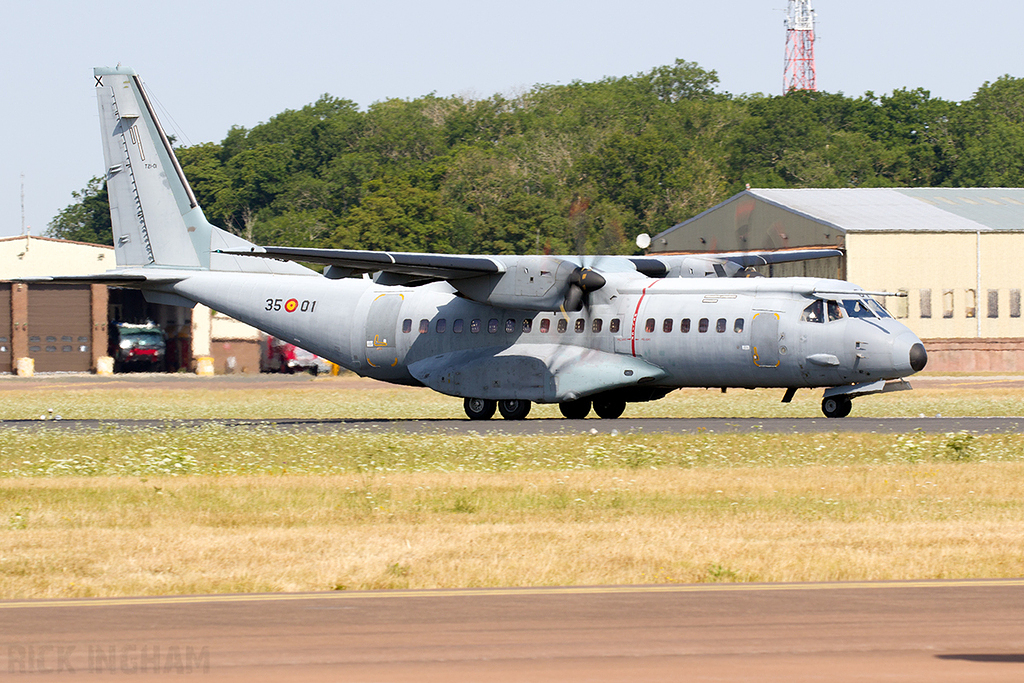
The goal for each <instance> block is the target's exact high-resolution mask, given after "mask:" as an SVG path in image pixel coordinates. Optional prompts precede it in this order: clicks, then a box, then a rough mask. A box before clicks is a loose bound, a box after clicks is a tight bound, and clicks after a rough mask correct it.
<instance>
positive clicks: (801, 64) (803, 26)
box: [782, 0, 818, 94]
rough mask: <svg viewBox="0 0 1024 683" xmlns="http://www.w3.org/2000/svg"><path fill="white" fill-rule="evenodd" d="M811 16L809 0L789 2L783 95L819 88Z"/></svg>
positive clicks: (812, 18) (790, 0)
mask: <svg viewBox="0 0 1024 683" xmlns="http://www.w3.org/2000/svg"><path fill="white" fill-rule="evenodd" d="M814 14H815V13H814V10H813V9H812V8H811V0H789V16H788V17H786V73H785V75H784V76H783V83H782V86H783V93H784V94H785V93H787V92H789V91H790V90H811V91H816V90H817V89H818V85H817V82H816V77H815V69H814Z"/></svg>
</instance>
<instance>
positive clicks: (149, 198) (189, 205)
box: [93, 66, 313, 274]
mask: <svg viewBox="0 0 1024 683" xmlns="http://www.w3.org/2000/svg"><path fill="white" fill-rule="evenodd" d="M93 73H94V76H95V80H96V96H97V98H98V100H99V109H100V127H101V132H102V136H103V157H104V159H105V160H106V164H107V172H106V178H107V194H108V196H109V198H110V219H111V222H112V224H113V231H114V254H115V257H116V259H117V265H118V266H120V267H124V266H163V267H171V268H179V269H180V268H185V269H196V270H226V271H236V272H238V271H250V272H252V271H255V272H264V273H266V272H275V273H294V274H299V273H303V274H312V272H313V271H310V270H308V269H306V268H302V267H301V266H297V265H296V264H293V263H279V262H268V261H265V260H264V259H243V258H240V257H236V256H230V255H227V254H220V253H217V250H220V249H246V248H248V247H252V246H254V245H252V244H251V243H249V242H247V241H245V240H243V239H242V238H240V237H237V236H235V235H232V234H231V233H229V232H225V231H224V230H221V229H219V228H216V227H214V226H213V225H211V224H210V223H209V222H208V221H207V220H206V216H205V214H203V210H202V208H200V206H199V202H198V201H196V196H195V194H194V193H193V192H192V188H191V187H190V186H189V184H188V180H187V179H186V178H185V173H184V172H183V171H182V169H181V164H179V163H178V159H177V158H176V157H175V156H174V150H173V149H172V148H171V143H170V141H169V140H168V139H167V136H166V135H165V134H164V131H163V128H162V127H161V126H160V121H159V120H158V119H157V117H156V112H155V111H154V110H153V106H152V104H151V103H150V100H149V97H148V96H147V95H146V90H145V88H143V86H142V80H141V79H140V78H139V76H138V75H137V74H136V73H135V72H134V71H133V70H132V69H129V68H126V67H120V66H119V67H115V68H106V67H99V68H96V69H95V70H94V72H93Z"/></svg>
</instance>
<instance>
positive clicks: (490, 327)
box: [487, 318, 498, 334]
mask: <svg viewBox="0 0 1024 683" xmlns="http://www.w3.org/2000/svg"><path fill="white" fill-rule="evenodd" d="M487 333H488V334H497V333H498V319H497V318H491V319H490V320H488V321H487Z"/></svg>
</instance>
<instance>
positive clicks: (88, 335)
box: [28, 285, 92, 372]
mask: <svg viewBox="0 0 1024 683" xmlns="http://www.w3.org/2000/svg"><path fill="white" fill-rule="evenodd" d="M91 301H92V297H91V294H90V291H89V285H71V286H68V285H31V286H30V287H29V288H28V355H29V356H31V357H32V358H34V359H35V361H36V363H35V365H36V367H35V369H36V372H88V371H89V369H90V368H91V366H92V330H91V328H92V320H91V317H90V311H91V308H90V304H91Z"/></svg>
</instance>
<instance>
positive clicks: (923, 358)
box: [910, 342, 928, 372]
mask: <svg viewBox="0 0 1024 683" xmlns="http://www.w3.org/2000/svg"><path fill="white" fill-rule="evenodd" d="M926 365H928V352H927V351H925V350H924V344H922V343H921V342H918V343H916V344H914V345H913V346H911V347H910V367H912V368H913V369H914V372H921V371H922V370H924V366H926Z"/></svg>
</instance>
